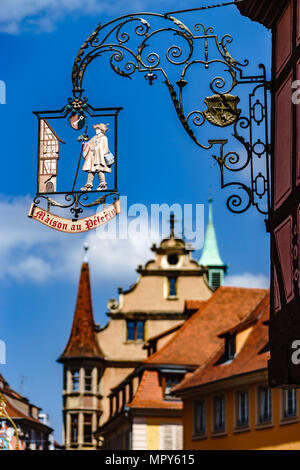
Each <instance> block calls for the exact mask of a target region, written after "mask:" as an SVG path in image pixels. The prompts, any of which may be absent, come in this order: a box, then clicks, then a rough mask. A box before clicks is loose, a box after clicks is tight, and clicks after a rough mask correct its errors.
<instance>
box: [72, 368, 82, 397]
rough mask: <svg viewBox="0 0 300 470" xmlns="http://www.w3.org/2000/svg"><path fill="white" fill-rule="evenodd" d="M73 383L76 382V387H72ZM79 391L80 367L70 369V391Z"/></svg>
mask: <svg viewBox="0 0 300 470" xmlns="http://www.w3.org/2000/svg"><path fill="white" fill-rule="evenodd" d="M76 373H77V374H78V375H77V376H76V378H77V380H74V378H75V374H76ZM75 383H77V386H78V388H74V384H75ZM79 391H80V369H71V392H74V393H79Z"/></svg>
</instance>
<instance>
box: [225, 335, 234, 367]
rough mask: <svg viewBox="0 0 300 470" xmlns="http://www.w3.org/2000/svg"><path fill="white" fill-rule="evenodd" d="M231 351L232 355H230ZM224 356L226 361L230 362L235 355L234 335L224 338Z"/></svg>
mask: <svg viewBox="0 0 300 470" xmlns="http://www.w3.org/2000/svg"><path fill="white" fill-rule="evenodd" d="M232 349H233V350H234V353H233V355H232ZM225 355H226V360H227V361H232V360H233V359H234V358H235V355H236V335H231V336H227V337H226V338H225Z"/></svg>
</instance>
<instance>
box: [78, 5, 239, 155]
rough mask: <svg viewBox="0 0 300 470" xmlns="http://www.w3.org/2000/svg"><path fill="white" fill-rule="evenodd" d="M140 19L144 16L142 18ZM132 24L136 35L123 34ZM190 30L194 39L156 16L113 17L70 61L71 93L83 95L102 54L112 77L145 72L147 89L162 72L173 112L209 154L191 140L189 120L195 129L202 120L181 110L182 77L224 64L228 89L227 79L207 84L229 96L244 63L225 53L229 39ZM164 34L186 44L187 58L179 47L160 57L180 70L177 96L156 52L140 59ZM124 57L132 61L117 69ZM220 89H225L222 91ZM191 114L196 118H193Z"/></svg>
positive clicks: (175, 21) (169, 19) (174, 23)
mask: <svg viewBox="0 0 300 470" xmlns="http://www.w3.org/2000/svg"><path fill="white" fill-rule="evenodd" d="M145 17H147V19H146V18H145ZM148 19H149V21H148ZM150 19H155V21H156V22H155V28H153V26H152V25H151V21H150ZM160 20H161V21H164V22H166V25H165V26H164V25H163V26H162V27H160V26H157V24H158V22H159V21H160ZM132 22H139V23H140V24H138V26H136V28H135V29H134V33H135V34H132V33H131V32H130V31H129V30H127V29H125V28H127V27H129V25H130V24H131V23H132ZM194 30H195V33H196V34H193V33H192V32H191V30H190V29H189V28H188V27H187V26H186V25H185V24H184V23H183V22H182V21H180V20H178V19H177V18H175V17H173V16H166V15H160V14H156V13H145V14H143V17H141V14H140V13H134V14H131V15H126V16H123V17H120V18H117V19H115V20H113V21H110V22H108V23H106V24H104V25H103V26H100V25H98V26H97V28H96V30H95V31H94V32H93V33H92V34H91V35H90V36H89V38H88V39H87V40H86V41H85V43H84V44H83V46H82V47H81V48H80V50H79V52H78V55H77V57H76V59H75V62H74V66H73V73H72V81H73V90H74V93H81V92H82V80H83V77H84V73H85V71H86V69H87V67H88V65H89V64H90V63H91V62H92V61H93V60H94V59H95V58H96V57H100V56H102V55H103V52H108V51H111V52H113V54H112V55H111V56H110V65H111V67H112V69H113V70H114V72H116V73H117V74H118V75H120V76H122V77H126V78H131V76H132V74H133V73H134V72H135V71H136V70H138V71H139V72H144V73H146V78H148V82H149V84H150V85H152V84H153V83H154V80H155V78H157V76H158V74H157V73H154V72H159V73H161V74H162V75H163V76H164V82H165V83H166V84H167V87H168V90H169V93H170V96H171V99H172V101H173V104H174V107H175V110H176V113H177V115H178V117H179V119H180V122H181V124H182V125H183V127H184V129H185V130H186V131H187V133H188V135H189V136H190V137H191V138H192V139H193V141H194V142H195V143H196V144H197V145H199V146H200V147H201V148H204V149H209V148H210V146H209V145H206V144H203V143H201V142H200V141H199V139H198V138H196V136H195V134H194V131H193V130H192V129H191V127H190V125H189V123H188V119H189V117H191V115H193V124H194V125H197V126H198V127H199V126H200V125H202V124H204V122H205V119H204V120H203V119H202V118H203V114H202V113H203V110H199V111H197V110H194V111H191V112H189V113H185V111H184V105H183V93H182V92H183V88H184V86H185V85H186V84H187V80H186V78H185V75H186V72H187V70H188V69H189V67H190V66H191V65H194V64H197V63H198V64H203V65H204V67H205V69H208V68H209V67H210V66H212V65H214V64H217V63H221V64H224V65H226V69H225V71H224V72H226V73H229V74H230V76H231V83H230V85H229V87H228V86H227V87H226V80H225V78H224V77H222V76H218V77H215V78H213V79H212V81H211V84H210V86H211V89H212V90H213V91H214V92H215V93H218V94H220V95H222V94H225V93H229V92H230V91H231V90H232V89H233V88H234V87H235V86H236V84H237V78H236V75H237V73H241V69H240V68H239V67H243V66H245V65H246V63H244V64H241V63H240V62H238V61H237V60H235V59H234V58H233V57H232V56H231V54H230V53H229V52H228V49H227V44H229V43H230V42H231V41H232V37H231V36H229V35H225V36H223V38H222V39H221V40H220V41H219V40H218V38H217V36H216V34H214V29H213V28H211V27H208V28H206V27H205V26H204V25H201V24H200V23H199V24H197V25H195V27H194ZM165 32H168V33H169V34H173V35H175V36H178V37H180V38H182V39H183V40H184V41H185V42H186V44H187V45H188V51H187V53H183V48H182V47H181V46H180V45H178V44H174V45H171V47H169V48H168V49H167V50H166V53H165V56H166V58H167V61H168V62H169V63H170V64H172V65H175V66H181V67H182V70H181V74H180V77H181V78H180V80H178V81H177V82H176V85H177V86H178V88H179V97H178V96H177V92H176V91H175V84H173V83H172V82H171V80H170V77H169V75H168V70H167V68H166V67H163V66H162V65H161V59H160V54H159V53H158V52H156V51H150V52H148V54H147V55H146V56H145V57H144V58H143V54H144V52H145V48H146V47H147V48H149V47H150V44H149V42H150V40H151V39H152V38H154V37H156V36H157V37H158V36H160V35H161V34H162V33H165ZM102 33H103V34H102ZM133 36H134V37H133ZM138 37H141V38H142V41H141V43H140V44H136V42H137V41H136V39H138ZM131 39H132V41H131ZM198 41H199V42H198ZM211 43H213V44H214V45H215V46H217V52H216V51H215V47H214V48H213V51H214V54H217V56H216V57H210V44H211ZM125 44H126V47H125ZM196 46H197V47H196ZM199 46H200V47H199ZM125 52H126V54H130V55H131V57H132V60H127V62H125V65H124V66H123V67H120V66H119V64H118V63H122V62H123V61H125ZM211 54H212V53H211ZM225 88H227V89H226V90H225ZM196 115H198V118H197V117H196ZM200 116H202V117H200Z"/></svg>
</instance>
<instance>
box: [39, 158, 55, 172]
mask: <svg viewBox="0 0 300 470" xmlns="http://www.w3.org/2000/svg"><path fill="white" fill-rule="evenodd" d="M41 163H42V171H41V173H42V174H44V175H53V174H56V165H57V160H56V159H49V160H42V161H41Z"/></svg>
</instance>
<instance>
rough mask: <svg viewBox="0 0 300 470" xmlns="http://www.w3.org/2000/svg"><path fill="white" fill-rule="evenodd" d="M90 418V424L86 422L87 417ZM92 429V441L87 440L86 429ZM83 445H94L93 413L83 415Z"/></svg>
mask: <svg viewBox="0 0 300 470" xmlns="http://www.w3.org/2000/svg"><path fill="white" fill-rule="evenodd" d="M87 416H88V417H89V419H90V422H88V421H86V417H87ZM87 426H89V427H90V431H91V432H90V439H91V440H90V441H88V440H86V435H87V433H86V432H85V431H86V427H87ZM83 443H84V444H92V443H93V414H92V413H83Z"/></svg>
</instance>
